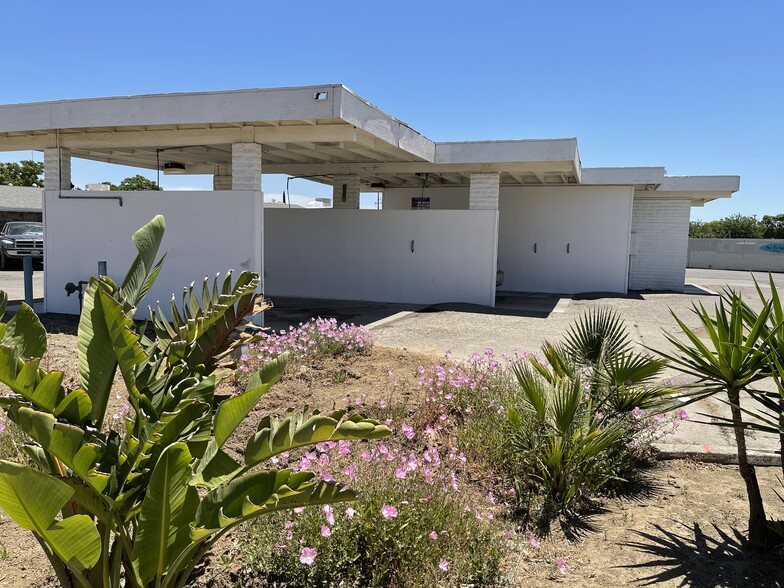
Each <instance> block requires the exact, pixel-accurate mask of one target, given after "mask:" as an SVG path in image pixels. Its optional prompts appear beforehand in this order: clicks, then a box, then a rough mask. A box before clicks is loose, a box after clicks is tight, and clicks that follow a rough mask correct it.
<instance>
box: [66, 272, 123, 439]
mask: <svg viewBox="0 0 784 588" xmlns="http://www.w3.org/2000/svg"><path fill="white" fill-rule="evenodd" d="M107 287H108V286H107V285H105V284H101V282H100V281H99V280H98V279H97V278H95V277H92V278H90V283H89V284H88V285H87V289H86V291H85V293H84V299H83V301H82V316H81V318H80V320H79V329H78V334H77V340H76V355H77V359H78V364H79V378H80V379H81V382H82V388H84V389H85V390H86V391H87V394H88V395H89V396H90V401H91V402H92V410H91V412H90V419H91V420H92V422H93V424H94V425H95V426H96V428H99V429H100V428H101V426H102V425H103V418H104V415H105V414H106V405H107V404H108V402H109V394H110V393H111V389H112V382H113V380H114V374H115V372H116V371H117V357H116V356H115V353H114V348H113V346H112V338H111V336H110V334H109V330H108V328H107V326H106V318H105V317H104V309H103V304H102V302H101V296H100V295H99V294H98V291H99V289H103V288H107Z"/></svg>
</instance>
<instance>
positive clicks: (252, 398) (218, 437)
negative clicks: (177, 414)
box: [214, 355, 288, 447]
mask: <svg viewBox="0 0 784 588" xmlns="http://www.w3.org/2000/svg"><path fill="white" fill-rule="evenodd" d="M287 361H288V357H287V356H286V355H281V356H280V357H277V358H276V359H273V360H272V361H269V362H267V363H265V364H264V365H263V366H262V368H261V369H260V370H259V371H257V372H256V373H255V374H253V375H252V376H251V377H250V379H249V380H248V384H247V385H246V387H245V392H244V393H242V394H240V395H239V396H235V397H234V398H229V399H228V400H224V401H223V402H221V403H220V406H218V411H217V412H216V414H215V421H214V423H215V424H214V435H215V443H216V444H217V445H218V447H222V446H223V444H224V443H225V442H226V441H227V440H228V438H229V437H230V436H231V434H232V433H233V432H234V430H235V429H236V428H237V426H238V425H239V424H240V423H241V422H242V421H243V420H245V417H247V416H248V413H249V412H250V411H251V410H252V409H253V407H254V406H256V404H257V403H258V401H259V399H260V398H261V397H262V396H263V395H264V394H266V392H267V390H269V389H270V388H271V387H272V385H273V384H274V383H275V382H277V381H278V379H279V378H280V376H281V374H282V373H283V370H284V369H285V368H286V362H287Z"/></svg>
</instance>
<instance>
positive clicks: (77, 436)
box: [9, 407, 109, 493]
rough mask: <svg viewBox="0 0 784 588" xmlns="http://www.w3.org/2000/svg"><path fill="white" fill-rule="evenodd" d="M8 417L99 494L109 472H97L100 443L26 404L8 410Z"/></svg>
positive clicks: (100, 452)
mask: <svg viewBox="0 0 784 588" xmlns="http://www.w3.org/2000/svg"><path fill="white" fill-rule="evenodd" d="M9 416H11V418H12V419H13V421H14V422H15V423H16V424H17V425H18V426H19V428H20V429H22V430H23V431H24V432H25V433H27V434H28V435H30V437H32V438H33V439H35V440H36V441H37V442H38V443H40V444H41V447H43V448H44V449H45V450H46V451H48V452H49V453H51V454H52V455H53V456H55V457H56V458H57V459H59V460H60V461H62V462H63V463H64V464H65V465H66V466H67V467H68V468H69V469H70V470H71V471H73V472H74V473H75V474H76V475H77V476H78V477H79V478H80V479H81V480H83V481H84V482H86V483H87V484H89V485H90V486H91V487H93V488H94V489H95V490H96V492H98V493H101V492H102V491H103V489H104V488H105V487H106V484H107V483H108V481H109V475H108V474H105V473H102V472H99V471H97V466H98V462H99V461H100V459H101V458H102V457H103V456H104V452H105V446H104V445H103V443H102V442H101V441H100V440H99V439H97V438H95V437H93V436H92V435H90V434H89V433H87V432H85V431H84V430H82V429H80V428H79V427H77V426H75V425H68V424H66V423H60V422H57V421H56V420H55V418H54V416H53V415H51V414H49V413H46V412H41V411H37V410H33V409H32V408H28V407H20V408H15V409H11V410H10V411H9Z"/></svg>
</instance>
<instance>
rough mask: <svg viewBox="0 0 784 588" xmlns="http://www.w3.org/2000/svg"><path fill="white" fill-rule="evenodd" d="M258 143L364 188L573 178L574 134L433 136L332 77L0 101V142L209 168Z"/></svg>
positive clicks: (284, 162)
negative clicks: (314, 82) (481, 177)
mask: <svg viewBox="0 0 784 588" xmlns="http://www.w3.org/2000/svg"><path fill="white" fill-rule="evenodd" d="M239 142H256V143H259V144H261V145H262V162H263V172H264V173H275V174H287V175H292V176H300V177H308V178H310V179H313V180H315V181H320V182H324V183H331V182H332V176H333V175H335V174H358V175H359V176H360V178H361V182H362V184H363V188H365V189H369V188H370V184H383V185H384V186H388V187H397V186H421V185H422V182H423V177H425V176H427V179H428V181H429V182H430V183H431V184H435V183H443V184H447V185H455V184H467V183H468V181H469V175H470V174H471V173H477V172H480V173H481V172H493V171H498V172H502V173H503V177H502V183H505V184H548V183H554V184H562V183H579V178H580V160H579V155H578V152H577V141H576V139H558V140H533V141H487V142H469V143H441V144H436V143H434V142H433V141H431V140H429V139H428V138H427V137H425V136H423V135H421V134H420V133H418V132H417V131H415V130H414V129H412V128H411V127H410V126H408V125H407V124H405V123H403V122H402V121H400V120H398V119H396V118H394V117H392V116H389V115H388V114H386V113H384V112H383V111H381V110H380V109H378V108H377V107H375V106H373V105H372V104H370V103H369V102H367V101H366V100H363V99H362V98H360V97H359V96H357V95H356V94H354V93H353V92H351V90H349V89H348V88H346V87H345V86H343V85H340V84H328V85H323V86H304V87H294V88H273V89H253V90H235V91H226V92H196V93H178V94H152V95H142V96H125V97H112V98H91V99H80V100H59V101H55V102H40V103H31V104H12V105H3V106H0V151H15V150H27V149H38V150H43V149H46V148H57V147H61V148H64V149H68V150H69V151H70V153H71V155H72V156H74V157H78V158H83V159H90V160H94V161H104V162H108V163H114V164H119V165H128V166H134V167H141V168H147V169H159V168H161V167H162V166H163V165H165V164H166V163H180V164H183V165H185V173H186V174H212V173H214V172H215V166H216V165H218V164H230V163H231V145H232V143H239Z"/></svg>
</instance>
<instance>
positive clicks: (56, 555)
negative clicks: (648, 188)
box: [0, 216, 390, 588]
mask: <svg viewBox="0 0 784 588" xmlns="http://www.w3.org/2000/svg"><path fill="white" fill-rule="evenodd" d="M164 229H165V223H164V220H163V217H160V216H158V217H156V218H154V219H153V220H152V221H151V222H150V223H148V224H147V225H145V226H144V227H142V228H141V229H140V230H139V231H137V232H136V233H135V234H134V235H133V241H134V243H135V244H136V247H137V249H138V252H139V253H138V255H137V257H136V259H135V260H134V262H133V263H132V265H131V268H130V269H129V271H128V274H127V276H126V277H125V280H124V281H123V283H122V284H121V285H119V286H118V285H117V284H115V283H114V282H113V281H112V280H111V279H110V278H108V277H105V276H103V277H100V278H96V277H93V278H91V279H90V282H89V284H88V286H87V290H86V292H85V295H84V303H83V310H82V313H81V317H80V321H79V329H78V337H77V355H78V362H79V375H80V384H81V385H80V387H79V388H77V389H75V390H70V389H67V388H65V387H63V385H62V384H63V374H62V373H60V372H48V371H46V370H43V369H40V367H39V363H40V359H41V357H42V356H43V354H44V352H45V350H46V332H45V330H44V328H43V326H42V325H41V323H40V321H39V320H38V317H37V316H36V315H35V313H34V312H33V310H32V309H31V308H30V307H29V306H26V305H23V306H22V307H21V309H20V310H19V311H18V312H17V313H16V315H15V316H14V317H13V318H12V319H11V320H10V321H9V322H8V323H7V324H0V382H2V383H3V384H5V385H6V386H8V387H9V388H10V389H11V390H12V392H13V393H12V394H11V395H9V396H6V397H3V398H0V406H2V408H3V409H5V411H6V414H7V416H8V417H9V418H10V419H11V420H12V421H13V422H14V423H15V424H16V425H17V426H18V427H19V428H20V429H21V430H22V431H23V432H24V433H25V434H27V435H28V436H29V437H30V438H31V441H30V443H28V444H26V445H25V446H24V448H25V450H26V452H27V454H28V456H29V458H30V459H31V460H32V461H33V462H34V463H35V465H36V466H37V468H33V467H30V466H27V465H23V464H19V463H15V462H12V461H6V460H0V507H2V508H3V509H4V510H5V511H6V512H7V513H8V514H9V516H10V517H11V518H13V519H14V520H15V521H16V523H17V524H19V525H20V526H21V527H23V528H25V529H28V530H30V531H32V532H33V533H34V534H35V536H36V538H37V539H38V540H39V543H40V544H41V546H42V548H43V549H44V551H45V553H46V555H47V557H48V558H49V561H50V563H51V565H52V567H53V568H54V571H55V573H56V575H57V577H58V580H59V581H60V585H61V586H63V587H67V586H80V587H88V586H104V587H106V588H112V587H119V586H121V585H122V586H126V587H132V588H141V587H147V586H155V587H156V588H174V587H181V586H185V585H186V584H187V583H188V582H189V577H190V575H191V571H192V570H193V568H194V566H195V565H196V564H197V563H198V562H199V561H200V560H201V559H202V558H203V557H204V556H205V555H206V553H207V552H208V551H209V550H210V548H211V546H212V545H213V544H214V542H215V541H216V540H217V539H218V538H220V537H221V536H223V535H224V534H226V533H227V532H228V531H229V530H231V529H232V528H234V527H236V526H237V525H239V524H240V523H242V522H244V521H246V520H249V519H252V518H255V517H258V516H261V515H269V514H270V513H273V512H277V511H281V510H288V509H291V508H295V507H303V506H307V505H310V504H328V503H336V502H342V501H347V500H353V499H354V498H355V497H356V494H355V493H354V491H352V490H349V489H348V488H346V487H344V486H343V485H341V484H337V483H335V482H333V481H328V480H321V481H318V480H317V479H316V476H315V474H314V473H313V472H310V471H308V470H307V469H300V470H299V471H296V472H293V471H292V470H289V469H280V470H279V469H277V468H274V467H269V468H266V467H264V466H266V465H267V464H268V463H270V464H272V465H274V464H275V461H276V460H277V458H276V456H277V455H279V454H281V453H284V452H286V451H289V450H291V449H294V448H297V447H303V446H307V445H311V444H315V443H318V442H321V441H326V440H339V439H340V440H345V439H369V438H378V437H385V436H387V435H388V434H389V433H390V431H389V429H388V428H387V427H385V426H384V425H380V424H379V423H377V422H376V421H372V420H366V419H362V418H361V417H359V416H357V415H352V416H350V417H345V414H344V412H342V411H336V412H333V413H332V414H329V415H321V414H318V413H317V412H313V413H311V412H309V411H308V410H307V409H305V410H302V411H290V412H289V413H287V414H286V415H285V417H284V418H282V419H278V418H273V417H266V418H264V419H262V420H261V422H260V423H259V426H258V428H257V431H256V433H255V434H253V435H252V436H251V438H250V439H249V440H248V442H247V445H246V447H245V450H244V451H241V452H239V453H240V454H241V455H242V457H243V462H242V463H240V462H237V461H235V460H234V459H233V458H232V457H231V456H230V455H229V454H228V453H227V452H226V451H225V450H224V447H225V444H226V442H227V441H228V440H229V438H230V437H231V436H232V435H233V433H234V432H235V430H236V429H237V427H238V426H239V425H240V424H241V423H242V422H243V421H244V420H245V418H246V417H247V416H248V414H249V412H250V411H251V410H252V409H253V407H254V406H255V405H256V403H257V402H258V400H259V399H260V398H261V397H262V395H264V394H265V392H266V391H267V390H268V389H269V388H270V387H271V386H272V385H273V384H274V382H275V381H276V380H277V379H278V377H279V376H280V374H281V372H282V370H283V368H284V366H285V363H286V356H285V355H283V356H281V357H279V358H278V359H276V360H274V361H270V362H268V363H266V364H264V365H263V366H262V368H261V369H260V370H259V371H258V372H255V373H254V374H252V375H251V376H250V377H249V378H248V382H247V386H246V388H245V389H244V391H242V392H240V393H238V394H236V395H234V396H232V397H226V396H223V395H221V394H219V393H218V392H217V387H218V385H219V384H220V382H221V380H222V379H223V378H225V377H226V376H228V375H230V374H231V373H233V368H234V360H233V357H234V356H235V354H236V353H237V352H238V350H239V348H240V346H241V345H242V344H244V343H247V342H249V341H252V339H251V340H249V339H248V338H247V337H246V336H244V335H243V334H242V333H243V327H244V325H245V317H246V316H247V315H248V314H251V313H255V312H259V311H261V310H264V309H265V308H267V307H268V305H266V304H265V303H263V302H262V301H261V300H260V296H259V295H258V294H256V289H257V287H258V284H259V278H258V276H257V275H255V274H252V273H249V272H243V273H242V274H240V275H239V276H238V277H237V280H236V281H235V282H234V284H232V279H231V273H229V275H228V276H227V277H226V279H225V280H223V282H222V283H219V282H218V280H217V278H216V280H215V282H214V283H213V284H212V288H210V287H209V284H208V282H207V281H206V280H205V282H204V285H203V287H202V292H201V293H200V295H197V293H196V292H195V291H194V288H193V286H191V287H190V288H189V289H187V290H185V292H184V294H183V301H182V305H181V306H180V307H178V306H177V305H176V304H175V303H174V302H172V304H171V315H172V319H171V321H167V320H166V319H165V318H164V317H163V313H162V312H161V311H160V309H159V310H158V312H157V313H153V316H152V324H153V326H154V329H155V333H156V337H155V339H154V340H153V339H149V338H148V337H147V336H146V335H145V334H144V332H143V330H142V329H143V326H141V327H140V326H137V325H135V324H134V322H133V320H132V317H133V316H134V314H135V312H136V305H137V304H138V302H139V301H140V300H141V299H142V298H143V297H144V296H145V295H146V294H147V292H149V290H150V288H151V287H152V284H153V282H154V281H155V278H156V277H157V275H158V273H159V272H160V269H161V265H162V262H163V259H161V260H159V261H158V262H157V263H156V262H155V258H156V256H157V252H158V248H159V246H160V243H161V240H162V238H163V232H164ZM6 300H7V298H6V297H5V296H3V297H2V298H0V306H1V307H2V308H0V316H1V315H2V314H3V313H4V312H5V303H6ZM118 369H119V371H120V374H121V376H122V381H123V383H124V385H125V388H126V391H125V395H126V398H127V403H128V406H129V409H128V411H127V414H126V415H125V417H124V420H123V423H122V424H123V427H121V428H120V431H116V430H113V429H112V428H111V427H110V426H109V423H108V422H106V420H105V416H106V410H107V405H108V401H109V397H110V394H111V393H112V386H113V382H114V376H115V373H116V371H117V370H118ZM30 488H35V489H36V491H35V492H30Z"/></svg>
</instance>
